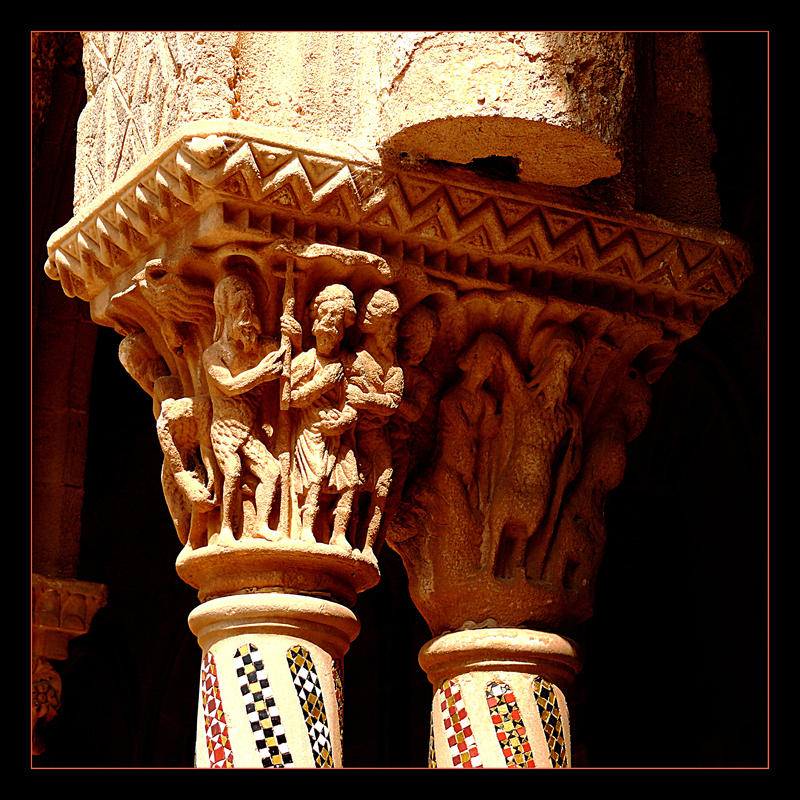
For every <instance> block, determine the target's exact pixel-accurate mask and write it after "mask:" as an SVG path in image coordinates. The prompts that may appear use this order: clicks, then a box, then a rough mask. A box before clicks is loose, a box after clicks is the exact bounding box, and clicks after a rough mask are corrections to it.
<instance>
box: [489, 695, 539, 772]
mask: <svg viewBox="0 0 800 800" xmlns="http://www.w3.org/2000/svg"><path fill="white" fill-rule="evenodd" d="M486 703H487V705H488V706H489V715H490V716H491V718H492V723H493V724H494V730H495V733H496V734H497V741H498V742H500V748H501V749H502V751H503V756H504V757H505V760H506V766H507V767H509V768H510V769H533V768H535V767H536V764H535V763H534V760H533V750H532V749H531V744H530V742H529V741H528V733H527V731H526V730H525V725H524V724H523V721H522V714H521V713H520V710H519V706H518V705H517V698H516V697H515V696H514V692H513V691H512V690H511V687H510V686H509V685H508V684H507V683H498V682H497V681H492V682H491V683H489V684H488V685H487V687H486Z"/></svg>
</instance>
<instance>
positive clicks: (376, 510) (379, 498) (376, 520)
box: [363, 468, 392, 553]
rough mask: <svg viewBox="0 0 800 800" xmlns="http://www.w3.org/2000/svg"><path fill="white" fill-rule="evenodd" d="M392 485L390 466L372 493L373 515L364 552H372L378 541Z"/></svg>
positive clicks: (368, 526)
mask: <svg viewBox="0 0 800 800" xmlns="http://www.w3.org/2000/svg"><path fill="white" fill-rule="evenodd" d="M391 487H392V469H391V468H388V469H385V470H384V471H383V473H382V474H381V476H380V478H379V479H378V483H377V485H376V487H375V491H374V492H373V493H372V515H371V517H370V520H369V524H368V525H367V539H366V542H365V544H364V550H363V552H364V553H372V551H373V550H374V549H375V546H376V544H377V543H378V537H379V535H380V532H381V521H382V520H383V512H384V509H385V508H386V501H387V499H388V497H389V491H390V490H391Z"/></svg>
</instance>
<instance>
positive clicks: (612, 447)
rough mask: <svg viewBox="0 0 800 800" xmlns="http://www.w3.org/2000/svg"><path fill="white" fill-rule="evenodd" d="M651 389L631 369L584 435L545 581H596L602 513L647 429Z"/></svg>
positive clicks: (571, 586) (571, 584)
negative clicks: (635, 441) (629, 451)
mask: <svg viewBox="0 0 800 800" xmlns="http://www.w3.org/2000/svg"><path fill="white" fill-rule="evenodd" d="M651 396H652V394H651V390H650V387H649V385H648V384H647V381H646V380H645V379H644V378H643V377H642V375H641V374H640V373H639V372H638V371H637V370H635V369H633V368H630V367H629V368H628V369H627V370H625V371H624V372H623V373H622V374H620V375H619V377H618V378H617V379H616V382H615V387H614V391H613V392H611V393H610V395H609V396H608V398H607V399H606V402H605V410H604V412H603V413H601V414H599V415H598V417H597V418H596V421H595V423H594V424H593V425H592V428H591V430H590V431H584V443H583V453H582V457H581V468H580V473H579V474H578V476H577V478H576V479H575V481H574V482H573V483H572V484H571V485H570V487H569V489H568V491H567V493H566V495H565V497H564V505H563V511H562V514H561V516H560V518H559V521H558V526H557V528H556V531H555V541H554V546H553V548H552V550H551V552H550V553H549V554H548V557H547V560H546V562H545V565H544V566H545V572H544V575H545V579H546V580H548V581H550V582H551V583H561V584H562V585H563V586H564V588H565V589H568V590H571V591H585V590H586V589H587V587H588V588H591V587H592V586H593V583H594V579H595V575H596V571H597V567H598V564H599V559H600V556H601V554H602V552H603V547H604V546H605V538H606V529H605V520H604V518H603V511H604V507H605V502H606V498H607V496H608V493H609V492H610V491H611V490H612V489H614V488H615V487H616V486H618V485H619V484H620V483H621V481H622V478H623V476H624V474H625V465H626V463H627V445H628V443H629V442H630V441H632V440H633V439H635V438H636V437H637V436H639V434H640V433H641V432H642V430H643V429H644V426H645V424H646V422H647V417H648V414H649V411H650V402H651Z"/></svg>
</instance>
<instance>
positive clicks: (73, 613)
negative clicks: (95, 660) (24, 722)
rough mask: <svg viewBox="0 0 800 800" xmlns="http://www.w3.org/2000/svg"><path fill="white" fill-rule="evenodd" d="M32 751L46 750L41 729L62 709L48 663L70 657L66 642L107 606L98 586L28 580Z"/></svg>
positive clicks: (103, 591)
mask: <svg viewBox="0 0 800 800" xmlns="http://www.w3.org/2000/svg"><path fill="white" fill-rule="evenodd" d="M31 591H32V598H31V612H32V617H33V619H32V623H33V625H32V633H31V640H32V641H31V644H32V649H31V656H32V661H31V748H32V752H33V754H34V755H41V754H42V753H43V752H44V749H45V741H44V728H45V726H46V725H47V723H48V722H50V721H51V720H52V719H54V718H55V716H56V714H57V713H58V709H59V708H60V706H61V676H60V675H59V674H58V672H57V671H56V670H55V669H54V667H53V665H52V664H51V663H50V661H52V660H64V659H66V658H67V657H68V656H69V642H70V640H71V639H74V638H75V637H76V636H81V635H82V634H84V633H86V632H87V631H88V630H89V626H90V625H91V622H92V618H93V617H94V615H95V613H96V612H97V610H98V609H100V608H102V607H103V606H104V605H105V604H106V595H107V591H106V587H105V586H103V585H102V584H99V583H89V582H88V581H76V580H68V579H59V578H48V577H45V576H44V575H37V574H35V573H34V574H33V575H32V576H31Z"/></svg>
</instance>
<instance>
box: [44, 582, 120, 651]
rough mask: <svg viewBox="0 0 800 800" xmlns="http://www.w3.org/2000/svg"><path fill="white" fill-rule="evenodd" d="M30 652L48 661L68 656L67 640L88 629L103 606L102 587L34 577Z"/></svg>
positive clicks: (101, 585)
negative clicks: (31, 647) (31, 646)
mask: <svg viewBox="0 0 800 800" xmlns="http://www.w3.org/2000/svg"><path fill="white" fill-rule="evenodd" d="M31 590H32V605H31V608H32V616H33V619H32V622H33V653H34V655H35V656H37V657H38V656H41V657H43V658H49V659H59V660H63V659H65V658H67V657H68V655H69V651H68V646H69V641H70V639H74V638H75V637H76V636H81V635H82V634H84V633H86V632H87V631H88V630H89V626H90V625H91V623H92V618H93V617H94V615H95V613H96V612H97V611H98V609H100V608H102V607H103V606H104V605H105V604H106V600H107V590H106V587H105V586H104V585H103V584H100V583H90V582H89V581H77V580H71V579H64V578H48V577H46V576H44V575H37V574H35V573H34V574H33V575H32V577H31Z"/></svg>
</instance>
